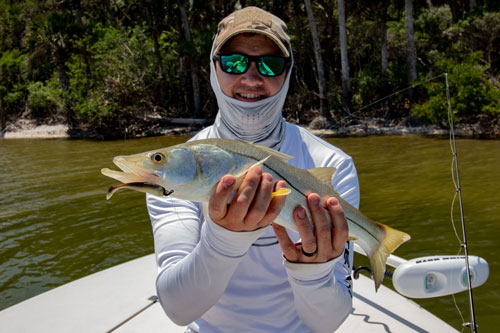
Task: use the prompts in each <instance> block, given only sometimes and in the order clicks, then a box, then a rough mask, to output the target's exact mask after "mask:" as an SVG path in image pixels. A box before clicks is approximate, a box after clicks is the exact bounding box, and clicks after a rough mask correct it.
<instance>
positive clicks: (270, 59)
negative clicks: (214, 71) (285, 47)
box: [213, 53, 289, 76]
mask: <svg viewBox="0 0 500 333" xmlns="http://www.w3.org/2000/svg"><path fill="white" fill-rule="evenodd" d="M213 59H214V61H218V62H219V64H220V68H221V69H222V71H224V72H225V73H229V74H243V73H245V72H246V71H248V68H250V64H251V63H252V62H255V63H256V64H257V69H258V71H259V73H260V74H261V75H264V76H278V75H281V74H283V72H284V71H285V68H286V66H287V64H288V62H289V58H284V57H277V56H259V57H252V56H248V55H244V54H238V53H233V54H227V55H225V54H217V55H214V57H213Z"/></svg>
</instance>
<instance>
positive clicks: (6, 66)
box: [0, 49, 26, 115]
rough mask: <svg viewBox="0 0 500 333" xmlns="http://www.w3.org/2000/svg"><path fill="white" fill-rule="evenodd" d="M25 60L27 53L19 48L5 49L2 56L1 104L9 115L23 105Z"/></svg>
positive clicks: (0, 73)
mask: <svg viewBox="0 0 500 333" xmlns="http://www.w3.org/2000/svg"><path fill="white" fill-rule="evenodd" d="M25 60H26V55H25V54H23V53H22V52H21V51H20V50H18V49H11V50H5V51H3V52H2V55H1V57H0V105H1V106H2V108H4V110H5V111H6V114H7V115H9V114H14V113H16V111H18V110H19V108H20V107H22V106H23V102H24V96H25V88H26V86H25V80H24V63H25Z"/></svg>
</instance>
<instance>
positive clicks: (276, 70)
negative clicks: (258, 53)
mask: <svg viewBox="0 0 500 333" xmlns="http://www.w3.org/2000/svg"><path fill="white" fill-rule="evenodd" d="M285 63H286V60H285V58H282V57H272V56H267V57H262V58H261V60H260V61H259V63H258V67H259V72H260V74H262V75H265V76H276V75H280V74H281V73H283V71H284V70H285Z"/></svg>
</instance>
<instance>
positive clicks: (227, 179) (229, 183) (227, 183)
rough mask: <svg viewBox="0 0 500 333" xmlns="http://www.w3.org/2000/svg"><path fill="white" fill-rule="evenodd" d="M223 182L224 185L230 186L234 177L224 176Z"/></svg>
mask: <svg viewBox="0 0 500 333" xmlns="http://www.w3.org/2000/svg"><path fill="white" fill-rule="evenodd" d="M223 182H224V185H225V186H227V187H231V186H233V185H234V178H232V177H226V178H224V180H223Z"/></svg>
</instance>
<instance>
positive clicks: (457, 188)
mask: <svg viewBox="0 0 500 333" xmlns="http://www.w3.org/2000/svg"><path fill="white" fill-rule="evenodd" d="M442 76H444V77H445V83H446V99H447V104H448V123H449V126H450V147H451V151H452V155H453V160H452V179H453V183H454V185H455V191H456V192H455V196H454V198H453V202H452V208H451V220H452V225H453V229H454V231H455V235H456V236H457V239H458V241H459V243H461V244H460V247H461V248H463V249H464V253H465V256H464V257H465V269H466V276H465V277H466V280H467V290H468V293H469V305H470V313H471V322H470V323H466V322H464V323H463V324H462V325H463V327H470V328H471V330H472V332H474V333H477V325H476V317H475V312H474V298H473V296H472V281H471V271H470V264H469V250H468V245H467V234H466V230H465V220H464V211H463V203H462V189H461V186H460V172H459V168H458V156H457V148H456V140H455V128H454V127H455V126H454V123H453V113H452V109H451V97H450V87H449V82H448V73H443V74H439V75H436V76H433V77H431V78H429V79H426V80H423V81H421V82H419V83H416V84H412V85H411V86H409V87H406V88H404V89H401V90H398V91H396V92H393V93H391V94H389V95H387V96H385V97H382V98H380V99H378V100H376V101H374V102H372V103H370V104H368V105H365V106H363V107H362V108H360V109H358V110H356V111H354V112H352V113H348V116H349V117H353V118H355V117H356V115H355V114H356V113H358V112H360V111H361V110H364V109H366V108H368V107H370V106H372V105H374V104H377V103H379V102H381V101H383V100H386V99H388V98H391V97H392V96H394V95H397V94H400V93H402V92H404V91H406V90H409V89H413V88H415V87H417V86H419V85H422V84H424V83H427V82H429V81H432V80H435V79H437V78H440V77H442ZM453 168H454V169H453ZM454 171H455V173H456V181H455V174H454ZM457 195H458V198H459V203H460V220H461V224H462V235H463V242H461V241H460V238H459V236H458V233H457V231H456V228H455V223H454V220H453V211H454V209H453V207H454V203H455V199H456V196H457ZM355 249H356V248H355ZM356 251H357V252H362V251H359V249H356ZM391 257H392V261H394V262H393V263H391ZM432 260H437V259H436V258H433V259H431V261H432ZM405 262H407V261H406V260H404V259H402V258H399V257H397V256H393V255H391V256H390V257H389V261H388V264H389V265H391V266H393V267H397V266H399V265H401V264H403V263H405ZM362 269H364V267H363V266H362V267H359V268H358V269H357V270H356V271H355V275H356V274H359V271H360V270H362ZM387 273H389V274H387ZM390 273H391V272H386V276H387V277H389V278H390V277H391V275H392V274H390ZM426 283H427V280H426ZM396 289H398V288H396ZM452 295H453V294H452ZM453 299H454V300H455V298H453ZM455 306H456V307H457V310H458V312H459V314H460V317H462V314H461V313H460V309H459V308H458V306H457V305H456V302H455ZM462 321H464V320H463V317H462Z"/></svg>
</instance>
